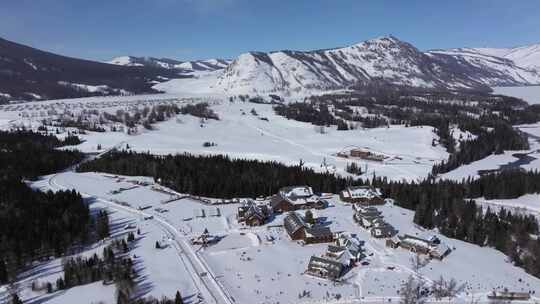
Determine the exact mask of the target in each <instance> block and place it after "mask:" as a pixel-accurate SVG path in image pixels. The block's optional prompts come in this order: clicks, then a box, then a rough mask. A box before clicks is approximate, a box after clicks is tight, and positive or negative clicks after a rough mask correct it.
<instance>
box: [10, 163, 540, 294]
mask: <svg viewBox="0 0 540 304" xmlns="http://www.w3.org/2000/svg"><path fill="white" fill-rule="evenodd" d="M136 181H145V182H147V183H148V184H147V185H140V184H139V185H138V186H136V187H134V185H135V184H136ZM34 187H36V188H40V189H48V188H53V189H60V188H67V189H69V188H74V189H76V190H78V191H81V192H82V193H84V194H85V195H87V196H88V197H89V199H93V200H94V203H93V204H92V206H93V208H106V209H108V210H109V211H110V212H111V214H112V218H113V227H116V231H118V232H117V233H116V235H122V233H123V234H125V233H126V231H124V230H122V227H124V226H125V225H126V224H128V223H132V224H134V225H135V226H136V227H138V228H140V229H141V232H142V235H141V236H138V240H137V243H136V246H134V248H133V249H132V251H131V252H130V254H136V255H137V257H138V258H137V259H136V260H137V261H140V262H141V266H140V268H139V269H140V274H141V276H140V278H141V279H140V281H139V282H138V284H137V288H136V290H137V292H138V293H139V294H141V295H153V296H156V297H159V296H161V295H172V294H174V292H175V290H180V291H181V292H182V294H183V295H184V297H185V298H186V301H187V302H188V303H196V301H195V298H197V296H196V295H197V294H198V293H199V292H201V293H203V294H204V291H203V290H201V289H204V286H206V285H201V283H200V282H201V281H200V280H207V281H206V282H207V285H210V283H209V282H210V280H215V284H216V285H215V286H219V288H217V287H216V289H213V288H211V287H210V288H209V289H210V294H212V295H214V296H216V299H217V300H216V301H217V303H233V302H234V303H303V302H306V303H307V302H309V301H315V300H319V301H323V300H324V301H326V300H329V299H332V298H334V297H336V295H340V296H341V297H342V299H345V300H347V301H349V303H352V302H354V301H358V300H363V301H364V302H366V303H378V302H380V301H382V300H383V299H385V300H384V301H388V300H392V302H394V301H397V300H398V294H397V291H398V290H399V286H400V285H401V284H402V283H403V281H404V280H405V279H406V278H407V277H408V276H409V275H410V274H411V273H412V269H411V264H410V258H411V257H412V254H411V253H410V252H409V251H406V250H403V249H390V248H388V247H385V245H384V240H379V239H374V238H372V237H371V235H370V233H369V232H368V231H366V230H364V229H363V228H360V227H359V226H358V225H356V224H355V222H354V221H353V219H352V209H351V206H350V205H349V204H346V203H343V202H341V201H340V200H339V198H338V197H337V196H333V197H332V198H330V199H329V202H330V207H329V208H327V209H325V210H318V211H317V212H316V216H317V217H319V218H321V219H324V222H325V223H326V225H328V226H329V227H330V228H331V229H332V231H335V232H338V231H345V232H348V233H352V234H354V235H356V237H357V238H358V239H360V240H362V241H364V242H365V243H364V248H365V255H366V258H365V261H368V262H369V265H362V266H357V267H355V268H353V269H352V270H351V271H349V272H348V273H347V274H346V275H345V276H344V280H343V282H341V283H331V282H328V281H325V280H321V279H317V278H313V277H311V276H308V275H305V274H304V271H305V269H306V267H307V263H308V261H309V257H310V256H311V255H320V254H322V253H323V252H324V250H325V249H326V245H325V244H316V245H307V246H301V245H300V244H297V243H296V242H294V241H291V240H290V239H289V238H288V236H287V234H286V233H285V232H284V230H283V228H282V227H279V225H281V224H282V221H283V215H278V216H276V217H275V218H274V219H273V220H272V221H271V222H270V223H268V224H266V225H264V226H261V227H243V226H241V225H239V224H238V223H237V222H236V220H235V211H236V208H237V206H238V205H237V204H231V205H220V206H219V208H220V211H221V216H219V217H218V216H214V217H212V216H210V214H211V213H210V212H209V211H210V209H212V208H215V206H207V205H203V204H201V203H200V202H198V201H195V200H192V199H189V198H186V199H181V200H176V201H173V202H170V203H167V204H162V203H161V202H163V201H164V200H166V199H168V198H170V195H171V194H164V192H163V191H156V190H155V185H153V184H152V181H151V179H148V178H144V177H121V176H120V177H117V176H116V177H115V176H111V175H108V174H99V173H72V172H65V173H60V174H56V175H52V176H47V177H45V178H44V179H42V180H41V181H38V182H36V183H35V184H34ZM120 188H124V189H127V188H132V189H130V190H124V191H121V192H120V193H116V194H115V192H114V190H119V189H120ZM160 189H162V190H166V189H164V188H160ZM167 191H170V190H167ZM170 193H174V192H172V191H170ZM114 202H123V203H127V204H129V205H130V206H131V207H126V206H125V205H124V206H121V205H118V204H116V203H114ZM148 206H151V208H149V209H145V210H144V212H141V211H138V207H148ZM156 207H161V208H165V209H167V210H168V211H167V212H164V213H161V212H158V211H155V210H154V209H155V208H156ZM200 209H205V210H206V211H207V212H206V214H207V217H205V218H195V217H194V214H195V213H196V211H197V210H200ZM379 209H380V210H381V211H382V212H383V215H384V217H385V220H386V221H387V222H389V223H391V224H392V225H393V226H394V227H396V228H397V229H398V230H399V232H400V234H404V233H408V234H424V233H431V234H435V235H437V236H438V237H439V238H440V239H441V240H442V241H443V242H444V243H446V244H448V245H449V246H450V247H451V248H452V249H453V251H452V253H451V254H450V255H449V256H447V257H446V258H445V259H444V260H442V261H437V260H432V261H430V262H429V263H428V264H427V265H426V266H424V267H422V268H421V270H420V273H421V276H422V277H423V278H424V279H425V280H426V281H427V282H428V283H429V282H431V281H433V280H436V279H437V278H438V277H439V276H441V275H443V276H444V277H445V278H447V279H449V278H455V279H456V280H458V281H459V283H460V284H465V286H466V288H465V290H464V291H463V292H462V294H460V296H459V300H458V301H456V303H464V302H466V301H468V300H469V299H470V298H471V296H472V295H473V294H474V297H476V298H477V299H481V300H482V301H485V300H486V299H485V295H486V294H487V293H488V292H490V291H491V290H493V289H495V288H502V287H507V288H509V289H511V290H515V291H535V292H540V279H537V278H534V277H532V276H530V275H528V274H526V273H525V272H524V271H523V270H522V269H520V268H517V267H515V266H513V265H512V264H510V263H509V262H507V259H506V257H505V255H504V254H502V253H500V252H498V251H496V250H494V249H491V248H482V247H478V246H476V245H472V244H468V243H465V242H461V241H458V240H454V239H448V238H446V237H444V236H442V235H440V234H438V233H437V232H436V231H425V230H424V229H422V228H420V227H418V226H416V225H414V224H413V223H412V219H413V214H414V213H413V212H412V211H409V210H405V209H402V208H400V207H397V206H394V205H392V204H390V203H387V204H386V205H384V206H381V207H379ZM143 214H145V215H153V216H154V218H153V219H150V220H144V219H143ZM165 225H166V226H165ZM166 227H170V228H166ZM205 228H208V230H209V231H210V233H211V234H215V235H220V236H222V237H223V238H222V240H221V241H220V242H219V243H218V244H216V245H213V246H210V247H208V248H206V249H205V248H201V247H200V246H197V245H188V246H189V247H182V248H183V250H179V249H178V248H177V247H176V246H175V245H174V244H175V243H174V242H185V240H189V239H190V238H191V237H193V236H197V235H199V234H200V233H201V232H202V231H203V230H204V229H205ZM133 229H135V228H133ZM173 232H174V233H173ZM164 236H165V237H164ZM268 236H272V237H273V240H272V241H268V240H269V239H270V238H268ZM173 239H174V241H173ZM156 240H158V241H161V242H163V244H168V247H167V248H166V249H159V250H158V249H155V248H154V246H153V245H154V243H155V241H156ZM184 244H185V245H187V242H186V243H184ZM183 246H184V245H183ZM94 250H95V249H94ZM98 251H99V250H98ZM90 252H91V251H90ZM190 252H192V253H190ZM191 260H198V261H199V262H200V263H202V265H205V266H204V267H205V269H206V272H207V273H206V274H201V273H198V272H194V269H192V268H191V267H193V266H190V263H191V262H190V261H191ZM49 263H53V264H55V265H56V266H55V267H46V266H47V264H44V265H39V266H37V267H41V268H37V269H40V270H38V272H39V273H40V274H41V276H42V277H52V276H57V275H58V273H59V271H60V269H59V268H58V266H57V265H58V263H59V262H58V261H57V260H54V261H53V262H49ZM198 267H203V266H198ZM188 270H189V271H188ZM22 282H26V283H24V284H23V283H22ZM22 282H21V284H20V288H21V289H22V290H23V292H22V293H21V294H22V295H24V296H27V297H28V298H35V299H39V302H40V303H43V302H45V303H68V302H69V301H71V300H72V299H73V297H74V296H75V295H77V294H79V295H80V294H84V295H86V294H93V295H96V294H97V295H99V297H101V298H99V299H100V300H103V301H104V302H105V303H110V302H109V300H110V298H108V297H110V296H111V293H112V292H113V291H112V290H110V289H107V288H108V287H103V286H101V285H99V284H101V283H99V284H97V283H95V284H89V285H85V286H80V287H77V288H76V289H70V290H68V291H66V292H64V293H54V294H51V295H39V294H38V295H36V294H35V293H31V292H29V291H28V284H29V283H30V281H29V280H28V279H26V281H25V280H23V281H22ZM25 284H26V285H25ZM217 289H220V290H221V292H219V290H217ZM304 291H306V292H307V293H308V294H309V296H306V297H303V298H299V294H302V293H304ZM219 295H221V296H219ZM89 299H91V298H89ZM92 299H93V298H92ZM353 299H355V300H353ZM342 302H343V303H347V302H344V301H342ZM85 303H87V302H86V301H85ZM207 303H208V302H207ZM209 303H214V301H209ZM355 303H357V302H355ZM358 303H359V302H358Z"/></svg>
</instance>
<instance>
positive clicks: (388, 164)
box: [0, 80, 448, 180]
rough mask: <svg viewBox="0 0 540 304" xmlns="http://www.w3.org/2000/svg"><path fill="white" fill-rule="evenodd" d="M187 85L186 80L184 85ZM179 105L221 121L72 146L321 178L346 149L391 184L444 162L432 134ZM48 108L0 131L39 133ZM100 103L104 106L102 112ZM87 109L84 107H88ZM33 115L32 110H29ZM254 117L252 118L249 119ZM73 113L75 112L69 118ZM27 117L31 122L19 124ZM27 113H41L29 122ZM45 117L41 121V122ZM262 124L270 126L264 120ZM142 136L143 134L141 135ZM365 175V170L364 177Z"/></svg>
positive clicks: (5, 119) (269, 111)
mask: <svg viewBox="0 0 540 304" xmlns="http://www.w3.org/2000/svg"><path fill="white" fill-rule="evenodd" d="M184 81H190V80H184ZM172 96H175V95H168V96H159V98H160V99H158V97H156V96H149V97H148V98H149V99H151V100H154V99H155V100H156V102H158V101H159V100H163V99H165V98H166V97H168V98H172ZM99 100H100V99H99V98H85V99H83V100H66V101H63V102H60V104H61V105H63V106H64V107H68V108H70V109H80V110H79V111H82V109H85V108H86V107H88V108H90V109H99V110H100V111H108V112H111V113H114V112H115V111H116V110H118V109H127V108H129V106H130V103H136V102H140V101H141V100H144V97H135V96H131V97H123V98H122V99H120V100H119V101H118V102H115V100H114V99H111V98H108V97H105V98H102V99H101V100H102V102H101V103H100V102H99ZM178 100H179V101H177V102H179V103H182V102H202V101H206V102H209V103H210V106H211V108H212V109H213V110H214V111H215V112H216V113H217V114H218V116H219V117H220V120H207V121H206V122H204V123H201V121H200V119H199V118H196V117H194V116H191V115H178V116H177V117H176V118H174V119H171V120H169V121H166V122H162V123H159V124H156V125H155V127H156V128H155V130H152V131H146V130H144V131H142V133H141V134H138V135H133V136H131V135H127V134H125V133H123V132H105V133H95V132H88V134H86V135H81V137H82V138H83V139H84V140H85V142H84V143H83V144H81V145H79V146H75V148H76V149H79V150H81V151H83V152H96V149H97V146H98V144H99V145H101V147H102V148H103V149H107V148H110V147H113V146H116V145H117V144H119V143H120V142H125V143H127V144H129V146H130V147H131V149H133V150H135V151H142V152H146V151H150V152H151V153H156V154H168V153H182V152H189V153H194V154H227V155H230V156H233V157H238V158H249V159H260V160H274V161H279V162H282V163H285V164H289V165H291V164H294V165H296V164H298V163H299V162H300V160H302V161H303V162H304V163H305V164H306V165H307V166H310V167H312V168H314V169H315V170H318V171H326V170H329V171H331V172H337V173H340V174H343V175H345V174H346V172H345V171H344V168H345V167H346V165H347V163H350V162H352V161H353V160H351V159H344V158H340V157H337V156H336V154H337V153H338V152H340V151H342V150H344V149H351V148H354V147H359V148H365V149H369V150H370V151H372V152H376V153H378V154H382V155H385V156H387V157H388V158H387V159H386V160H385V161H383V162H376V161H365V160H356V159H355V160H354V161H355V162H357V163H358V165H360V166H361V168H362V169H364V171H367V173H366V174H367V175H372V174H373V173H375V174H376V175H377V176H388V177H389V178H391V179H395V180H401V179H406V180H417V179H423V178H425V177H426V176H427V175H428V173H429V172H430V170H431V167H432V166H433V164H434V163H435V162H439V161H441V160H443V159H446V158H447V157H448V153H447V152H446V151H445V149H444V148H443V147H442V146H435V147H434V146H432V142H433V140H434V139H435V140H437V139H438V138H437V136H436V135H435V134H434V132H433V128H432V127H421V126H420V127H408V128H407V127H405V126H391V127H389V128H376V129H365V130H364V129H357V130H348V131H337V130H336V129H337V127H336V126H332V127H329V128H325V132H324V134H321V133H320V132H318V130H317V128H315V126H313V125H312V124H310V123H303V122H298V121H295V120H288V119H286V118H284V117H282V116H278V115H276V114H275V113H274V110H273V108H272V106H271V105H268V104H254V103H248V102H240V101H237V102H230V101H229V100H228V99H225V100H224V99H215V98H184V99H178ZM47 103H54V101H50V102H45V103H41V102H34V103H29V104H25V105H24V106H22V105H17V106H15V105H12V106H9V108H8V109H9V111H7V110H6V108H5V107H4V111H2V109H0V124H3V128H8V127H10V126H16V125H25V126H31V127H33V128H37V126H39V125H40V124H41V120H42V119H44V118H45V117H42V116H41V115H40V114H41V113H42V112H46V110H44V109H43V106H44V105H46V104H47ZM103 103H105V105H100V104H103ZM90 105H91V106H92V107H89V106H90ZM34 107H36V109H35V110H33V108H34ZM252 110H254V111H255V112H256V113H257V115H254V114H252V113H251V112H252ZM73 111H75V110H73ZM21 113H27V116H28V117H21ZM28 113H38V114H39V115H30V114H28ZM44 115H45V116H46V115H47V114H46V113H45V114H44ZM266 119H267V120H266ZM141 130H142V128H141ZM204 142H215V143H216V144H217V146H214V147H203V143H204ZM366 168H367V170H366Z"/></svg>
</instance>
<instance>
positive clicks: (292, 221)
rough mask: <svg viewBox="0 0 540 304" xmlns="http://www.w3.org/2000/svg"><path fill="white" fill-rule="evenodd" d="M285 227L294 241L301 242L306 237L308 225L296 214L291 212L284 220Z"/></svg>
mask: <svg viewBox="0 0 540 304" xmlns="http://www.w3.org/2000/svg"><path fill="white" fill-rule="evenodd" d="M283 227H285V231H287V234H288V235H289V237H290V238H291V239H292V240H301V239H304V237H305V235H306V234H305V232H306V231H305V228H306V223H305V222H304V219H302V218H301V217H300V215H299V214H298V213H296V212H289V213H288V214H287V216H286V217H285V219H283Z"/></svg>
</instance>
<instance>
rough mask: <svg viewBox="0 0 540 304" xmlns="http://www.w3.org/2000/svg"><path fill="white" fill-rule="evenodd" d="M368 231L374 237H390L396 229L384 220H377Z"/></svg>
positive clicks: (394, 233) (395, 232)
mask: <svg viewBox="0 0 540 304" xmlns="http://www.w3.org/2000/svg"><path fill="white" fill-rule="evenodd" d="M370 233H371V236H372V237H374V238H380V239H381V238H391V237H393V236H394V235H396V234H397V230H396V229H395V228H394V227H393V226H392V225H390V224H388V223H386V222H378V223H377V225H376V226H374V227H373V228H371V230H370Z"/></svg>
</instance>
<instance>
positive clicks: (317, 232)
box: [306, 226, 333, 237]
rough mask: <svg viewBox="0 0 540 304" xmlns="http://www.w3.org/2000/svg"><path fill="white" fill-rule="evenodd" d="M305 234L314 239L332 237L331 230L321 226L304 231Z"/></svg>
mask: <svg viewBox="0 0 540 304" xmlns="http://www.w3.org/2000/svg"><path fill="white" fill-rule="evenodd" d="M306 234H311V235H313V236H314V237H325V236H333V234H332V230H330V228H328V227H323V226H316V227H312V228H307V229H306Z"/></svg>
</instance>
